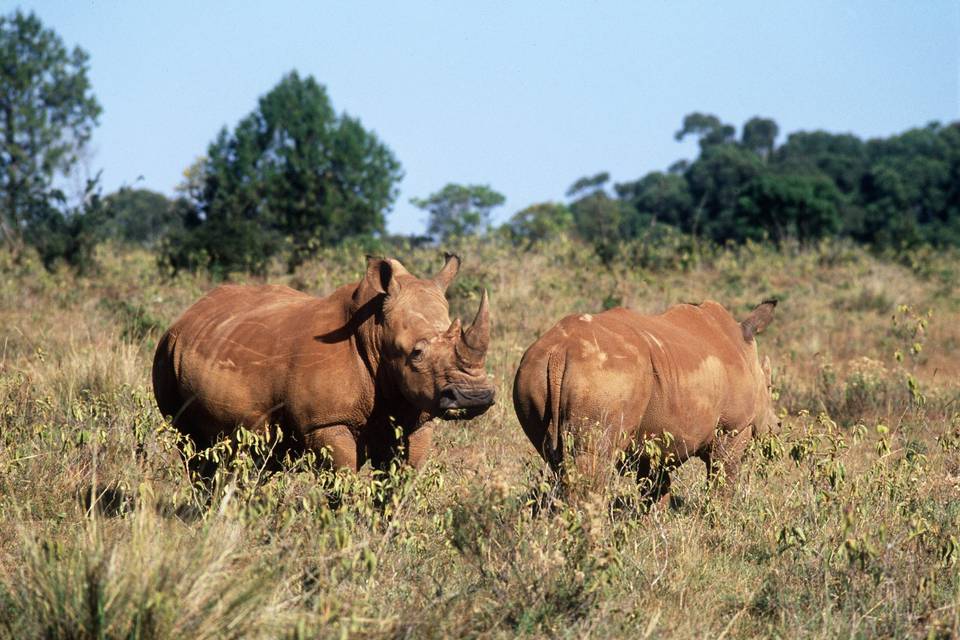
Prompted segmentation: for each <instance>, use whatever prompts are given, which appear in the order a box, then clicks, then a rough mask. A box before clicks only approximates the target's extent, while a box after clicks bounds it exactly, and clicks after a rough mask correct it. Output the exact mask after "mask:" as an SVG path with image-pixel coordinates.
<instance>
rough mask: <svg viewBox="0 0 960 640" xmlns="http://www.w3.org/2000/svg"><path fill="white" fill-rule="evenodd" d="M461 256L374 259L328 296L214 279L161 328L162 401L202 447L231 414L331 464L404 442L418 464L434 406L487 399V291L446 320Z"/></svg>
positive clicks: (392, 451) (227, 430) (378, 454)
mask: <svg viewBox="0 0 960 640" xmlns="http://www.w3.org/2000/svg"><path fill="white" fill-rule="evenodd" d="M459 269H460V258H458V257H457V256H455V255H450V254H448V255H447V257H446V262H445V264H444V266H443V268H442V269H441V270H440V272H439V273H438V274H437V275H436V276H435V277H433V278H430V279H420V278H417V277H415V276H413V275H411V274H410V273H409V272H408V271H407V270H406V269H405V268H404V267H403V265H401V264H400V263H399V262H398V261H397V260H392V259H389V260H387V259H379V258H370V259H368V264H367V271H366V276H365V277H364V278H363V279H362V280H360V281H359V282H356V283H353V284H348V285H344V286H342V287H340V288H339V289H337V290H336V291H334V292H333V293H331V294H330V295H329V296H327V297H325V298H316V297H314V296H310V295H307V294H305V293H301V292H299V291H295V290H293V289H289V288H287V287H281V286H222V287H218V288H216V289H214V290H213V291H211V292H210V293H208V294H207V295H206V296H204V297H203V298H202V299H200V300H199V301H198V302H196V303H195V304H194V305H193V306H192V307H190V308H189V309H187V310H186V311H185V312H184V313H183V315H182V316H180V318H179V319H177V320H176V321H175V322H174V324H173V326H172V327H170V329H169V330H168V331H167V332H166V334H164V336H163V337H162V338H161V339H160V343H159V345H158V346H157V352H156V356H155V357H154V361H153V390H154V394H155V395H156V398H157V404H158V405H159V407H160V411H161V412H162V413H163V414H164V415H166V416H171V417H172V420H173V424H174V425H175V426H176V428H177V429H178V430H180V431H181V432H182V433H184V434H186V435H187V436H189V437H190V438H191V439H192V440H193V441H194V442H195V443H196V446H197V447H198V448H205V447H208V446H210V445H211V444H213V443H214V442H215V441H216V440H217V439H218V438H220V437H224V436H228V435H230V434H231V432H233V431H234V430H235V429H236V428H237V426H238V425H243V426H245V427H247V428H249V429H251V430H263V429H264V428H265V427H266V426H267V425H270V424H276V425H279V427H280V428H281V430H282V432H283V434H284V436H285V437H284V442H285V446H286V447H292V448H294V449H299V450H303V449H312V450H317V451H319V450H321V449H326V450H327V451H328V452H329V453H330V455H331V456H332V459H333V464H334V465H335V466H336V467H340V468H347V469H354V470H355V469H357V468H358V467H359V466H360V465H362V464H363V463H364V461H365V460H368V459H369V460H370V461H371V462H372V464H373V465H374V466H376V467H378V468H383V467H385V466H387V465H388V464H389V462H390V460H392V459H393V458H394V457H396V456H397V454H398V452H401V451H402V452H403V456H404V458H405V459H406V460H407V461H408V462H409V463H410V464H412V465H414V466H417V465H419V464H420V463H421V462H422V461H423V460H424V458H425V456H426V455H427V453H428V452H429V451H430V448H431V434H432V431H433V426H432V422H431V421H432V419H433V418H451V419H452V418H472V417H476V416H478V415H480V414H482V413H483V412H484V411H486V410H487V408H489V407H490V406H491V405H492V404H493V401H494V387H493V384H492V383H491V382H490V380H488V379H487V375H486V371H485V368H484V359H485V357H486V351H487V345H488V344H489V341H490V313H489V307H488V303H487V294H486V292H484V293H483V296H482V297H481V300H480V308H479V310H478V311H477V315H476V318H475V319H474V321H473V324H472V325H471V326H470V327H469V328H468V329H466V330H463V329H462V328H461V326H460V320H459V319H457V320H454V321H453V322H451V321H450V316H449V312H448V305H447V299H446V297H445V293H444V292H445V291H446V289H447V286H448V285H449V284H450V282H451V281H452V280H453V278H454V276H456V274H457V272H458V271H459ZM398 432H399V438H398V437H397V434H398ZM201 473H202V474H203V475H209V474H210V469H209V468H206V469H205V470H202V471H201Z"/></svg>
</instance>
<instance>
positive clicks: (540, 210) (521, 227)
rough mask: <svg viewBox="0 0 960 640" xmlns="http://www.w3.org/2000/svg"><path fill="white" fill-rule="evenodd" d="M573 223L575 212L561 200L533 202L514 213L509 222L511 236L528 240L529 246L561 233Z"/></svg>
mask: <svg viewBox="0 0 960 640" xmlns="http://www.w3.org/2000/svg"><path fill="white" fill-rule="evenodd" d="M572 225H573V214H572V213H571V211H570V209H569V207H567V206H566V205H564V204H561V203H559V202H541V203H539V204H532V205H530V206H529V207H527V208H525V209H521V210H520V211H518V212H516V213H515V214H513V217H512V218H510V222H509V223H508V227H509V230H510V235H511V237H513V238H514V239H515V240H523V241H526V243H527V246H530V245H533V244H534V243H535V242H540V241H542V240H546V239H548V238H552V237H554V236H557V235H560V234H561V233H563V232H564V231H566V230H567V229H569V228H570V227H571V226H572Z"/></svg>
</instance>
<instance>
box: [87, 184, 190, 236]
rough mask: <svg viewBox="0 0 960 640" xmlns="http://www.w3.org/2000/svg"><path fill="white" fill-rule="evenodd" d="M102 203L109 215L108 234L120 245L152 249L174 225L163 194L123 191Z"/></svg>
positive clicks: (169, 207) (170, 205)
mask: <svg viewBox="0 0 960 640" xmlns="http://www.w3.org/2000/svg"><path fill="white" fill-rule="evenodd" d="M104 202H105V204H106V206H107V207H109V208H110V211H111V220H110V224H109V228H108V229H107V233H108V234H109V235H110V236H111V237H113V238H116V239H117V240H120V241H121V242H126V243H128V244H135V245H140V246H143V247H152V246H154V245H156V244H157V242H159V240H160V238H162V237H163V236H165V235H166V234H167V233H169V231H170V229H171V227H172V226H173V225H175V224H176V223H177V220H176V217H175V214H174V212H173V207H172V203H171V202H170V200H169V199H168V198H167V197H166V196H165V195H163V194H162V193H157V192H155V191H150V190H148V189H131V188H129V187H123V188H121V189H119V190H118V191H116V192H115V193H111V194H110V195H108V196H106V197H105V198H104Z"/></svg>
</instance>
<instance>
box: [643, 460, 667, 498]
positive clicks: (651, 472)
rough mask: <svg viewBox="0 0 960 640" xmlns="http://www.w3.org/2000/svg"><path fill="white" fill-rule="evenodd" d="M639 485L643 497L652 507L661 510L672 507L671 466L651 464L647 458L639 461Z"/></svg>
mask: <svg viewBox="0 0 960 640" xmlns="http://www.w3.org/2000/svg"><path fill="white" fill-rule="evenodd" d="M636 471H637V483H638V484H639V485H640V488H641V489H642V491H643V494H644V495H643V497H644V499H645V500H647V501H649V503H650V504H651V505H652V506H657V507H660V508H663V507H668V506H670V466H669V465H665V464H657V465H654V464H651V460H650V458H649V457H647V456H641V457H640V458H639V460H638V461H637V466H636Z"/></svg>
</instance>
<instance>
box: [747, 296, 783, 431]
mask: <svg viewBox="0 0 960 640" xmlns="http://www.w3.org/2000/svg"><path fill="white" fill-rule="evenodd" d="M776 307H777V301H776V300H764V301H763V302H762V303H761V304H759V305H757V307H756V308H754V310H753V312H751V313H750V315H749V316H748V317H747V318H746V319H745V320H744V321H743V322H741V323H740V329H741V331H742V333H743V340H744V342H745V343H746V345H747V350H748V353H749V354H750V355H749V357H748V360H749V362H750V364H751V366H752V367H753V368H754V372H755V377H756V380H757V386H758V391H757V398H758V406H757V407H756V417H755V418H754V424H753V432H754V434H755V435H759V436H762V435H768V434H770V433H772V432H775V431H777V430H778V429H779V427H780V417H779V416H778V415H777V412H776V410H775V407H774V403H773V396H772V394H771V392H772V389H773V370H772V367H771V366H770V357H769V356H764V358H763V362H762V363H761V362H760V358H759V354H758V353H757V345H756V342H755V341H754V337H755V336H756V335H757V334H758V333H760V332H761V331H763V330H764V329H766V328H767V325H769V324H770V322H771V321H772V320H773V310H774V309H775V308H776Z"/></svg>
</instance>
